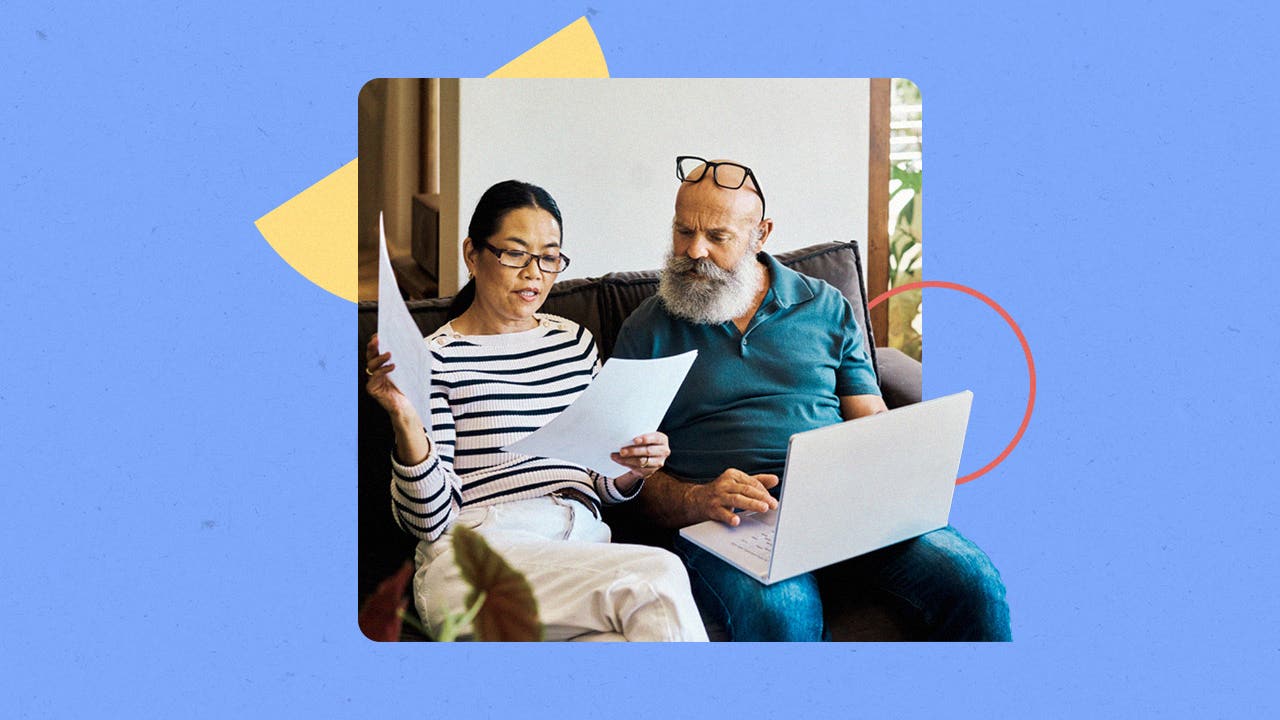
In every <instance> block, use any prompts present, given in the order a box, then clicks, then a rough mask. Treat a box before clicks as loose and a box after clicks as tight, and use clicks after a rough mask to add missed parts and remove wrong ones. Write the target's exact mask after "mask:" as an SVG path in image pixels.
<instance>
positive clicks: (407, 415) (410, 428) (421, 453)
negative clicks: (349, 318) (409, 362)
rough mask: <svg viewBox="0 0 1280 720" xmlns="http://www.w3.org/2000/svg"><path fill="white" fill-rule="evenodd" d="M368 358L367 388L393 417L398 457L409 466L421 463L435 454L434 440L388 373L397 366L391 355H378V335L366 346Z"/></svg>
mask: <svg viewBox="0 0 1280 720" xmlns="http://www.w3.org/2000/svg"><path fill="white" fill-rule="evenodd" d="M364 357H365V366H364V367H365V369H364V372H365V374H366V375H368V376H369V382H367V383H365V384H364V389H365V392H367V393H369V396H370V397H372V398H373V399H374V400H377V401H378V404H379V405H381V406H382V409H383V410H386V411H387V414H388V415H390V416H391V429H392V430H394V431H395V434H396V455H397V456H398V457H399V459H400V462H402V463H404V464H406V465H417V464H419V463H421V462H422V461H423V460H426V459H427V455H428V454H430V452H431V441H430V440H429V439H428V438H427V433H426V432H425V428H424V427H423V424H422V419H421V418H419V417H418V411H417V410H416V409H414V407H413V403H411V402H409V398H407V397H405V395H404V393H402V392H400V388H398V387H396V384H395V383H393V382H391V377H390V376H389V375H388V373H390V372H391V371H392V370H394V369H395V367H396V366H395V365H394V364H392V363H391V353H389V352H385V353H382V354H381V355H379V354H378V334H377V333H374V334H373V337H372V338H370V339H369V344H368V345H366V346H365V349H364Z"/></svg>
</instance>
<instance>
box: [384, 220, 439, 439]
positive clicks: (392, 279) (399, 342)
mask: <svg viewBox="0 0 1280 720" xmlns="http://www.w3.org/2000/svg"><path fill="white" fill-rule="evenodd" d="M378 232H379V234H380V236H381V238H380V241H379V243H378V353H379V354H381V353H384V352H388V351H390V352H391V364H393V365H395V366H396V367H395V369H394V370H392V371H391V375H390V377H391V382H393V383H395V384H396V388H398V389H399V390H400V392H401V393H403V394H404V396H405V397H406V398H408V399H409V402H410V403H411V404H412V405H413V409H414V410H417V411H418V417H419V418H421V419H422V422H423V423H426V424H428V425H430V424H431V402H430V399H431V395H430V393H431V353H430V352H429V351H428V349H427V344H426V343H425V342H424V341H423V339H422V331H420V330H418V324H417V323H415V322H414V321H413V316H412V315H410V314H409V308H408V307H406V306H405V304H404V299H403V298H401V297H400V288H399V286H397V285H396V276H395V272H394V271H392V269H391V256H390V255H388V252H387V232H386V230H385V228H384V227H383V225H382V215H381V214H379V215H378Z"/></svg>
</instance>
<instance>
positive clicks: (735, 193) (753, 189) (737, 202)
mask: <svg viewBox="0 0 1280 720" xmlns="http://www.w3.org/2000/svg"><path fill="white" fill-rule="evenodd" d="M708 165H709V166H710V167H708ZM726 185H728V186H729V187H724V186H726ZM734 185H740V187H738V188H737V189H731V188H732V187H733V186H734ZM689 196H693V197H696V200H695V202H698V203H702V204H711V205H716V206H719V207H722V208H723V209H724V210H725V211H726V212H729V213H732V214H733V215H743V214H746V215H749V216H750V218H749V219H751V220H754V221H758V220H763V219H764V195H763V194H762V193H761V192H760V187H759V186H758V185H757V184H756V179H755V176H754V174H753V173H751V172H750V171H749V170H748V169H747V168H746V166H745V165H742V164H741V163H738V162H736V161H734V160H728V159H725V158H718V159H716V160H710V161H708V162H701V163H697V164H696V165H693V167H692V168H691V169H689V170H686V171H685V174H684V182H681V183H680V188H679V189H678V190H677V191H676V207H677V208H679V206H680V201H681V198H682V197H689ZM744 219H745V218H744Z"/></svg>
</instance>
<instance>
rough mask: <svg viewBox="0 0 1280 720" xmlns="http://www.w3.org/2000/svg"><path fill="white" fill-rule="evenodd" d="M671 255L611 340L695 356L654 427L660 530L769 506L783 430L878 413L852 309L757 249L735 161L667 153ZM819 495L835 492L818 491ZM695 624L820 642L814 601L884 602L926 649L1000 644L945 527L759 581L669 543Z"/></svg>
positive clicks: (757, 220) (992, 580) (756, 203)
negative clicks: (661, 459)
mask: <svg viewBox="0 0 1280 720" xmlns="http://www.w3.org/2000/svg"><path fill="white" fill-rule="evenodd" d="M676 176H677V177H678V178H679V179H680V181H681V183H680V188H679V190H678V191H677V193H676V207H675V210H676V212H675V219H674V220H673V221H672V242H671V250H670V253H669V255H668V258H667V263H666V267H665V268H664V269H663V272H662V277H661V280H660V283H659V287H658V294H657V295H655V296H654V297H651V298H649V299H648V300H646V301H645V302H644V303H642V304H641V305H640V306H639V307H638V308H636V310H635V312H633V313H632V314H631V316H630V317H629V318H627V320H626V322H625V323H624V324H623V326H622V329H621V331H620V334H619V337H618V342H617V345H616V346H615V348H614V353H613V354H614V357H622V358H655V357H666V356H670V355H676V354H679V353H683V352H686V351H688V350H697V351H698V358H697V361H696V362H695V363H694V365H693V368H692V369H691V370H690V372H689V376H688V378H687V379H686V380H685V383H684V385H683V386H682V387H681V390H680V392H679V394H678V395H677V397H676V399H675V401H674V402H673V403H672V405H671V408H670V410H669V411H668V412H667V415H666V417H665V418H664V420H663V422H662V425H661V426H660V428H659V429H660V430H662V432H664V433H666V434H667V436H668V437H669V438H670V443H671V455H670V457H669V458H668V459H667V462H666V465H665V467H664V469H663V470H661V471H659V472H657V473H656V474H654V475H651V476H650V477H649V479H648V480H646V482H645V487H644V489H643V490H642V491H641V496H640V499H641V505H642V507H643V508H644V511H645V513H646V515H647V516H648V517H649V518H650V519H651V520H652V521H653V522H655V523H657V524H658V525H660V526H662V527H664V528H669V529H674V528H680V527H685V526H687V525H692V524H694V523H699V522H702V521H704V520H709V519H711V520H718V521H720V522H724V523H728V524H730V525H737V524H738V517H737V515H736V514H735V511H736V510H754V511H760V512H763V511H767V510H770V509H772V508H774V507H776V506H777V500H776V499H775V496H776V493H777V489H778V488H777V486H778V482H779V476H780V475H781V474H782V471H783V469H784V467H785V464H786V455H787V441H788V439H789V438H790V436H791V435H792V434H794V433H797V432H803V431H806V430H812V429H815V428H818V427H823V426H826V425H831V424H834V423H838V422H842V421H844V420H850V419H853V418H856V417H862V416H864V415H869V414H872V413H878V412H885V411H886V407H885V404H884V401H883V400H882V399H881V397H880V389H879V386H878V384H877V382H876V375H875V370H874V368H873V366H872V364H871V360H870V356H869V353H868V350H867V346H866V341H865V339H864V337H863V335H862V331H861V330H860V329H859V327H858V324H857V322H856V321H855V320H854V314H853V308H852V307H851V306H850V305H849V302H848V301H847V300H846V299H845V298H844V296H843V295H841V294H840V293H839V291H837V290H836V289H835V288H833V287H831V286H830V285H828V284H827V283H825V282H823V281H821V280H815V279H813V278H809V277H806V276H804V275H801V274H799V273H797V272H795V271H793V270H790V269H788V268H786V267H783V266H782V265H781V264H779V263H778V262H777V261H776V260H775V259H774V258H773V257H772V256H771V255H769V254H768V253H766V252H764V251H763V247H764V244H765V243H766V242H767V241H768V239H769V236H770V234H771V233H772V232H773V220H771V219H770V218H768V217H766V216H765V202H764V193H763V192H762V191H761V190H760V184H759V182H758V180H757V179H756V177H755V173H754V172H752V170H751V169H750V168H748V167H747V166H745V165H742V164H741V163H737V162H732V161H728V160H714V161H709V160H704V159H702V158H698V157H691V156H681V157H679V158H677V159H676ZM833 491H834V489H833ZM671 541H672V544H673V548H674V549H675V551H676V553H677V554H678V555H680V557H681V559H683V560H684V562H685V565H686V566H687V567H688V569H689V575H690V579H691V582H692V585H693V591H694V598H695V600H697V602H698V606H699V609H700V610H701V611H702V614H703V617H704V619H705V620H706V621H707V624H708V628H709V629H710V628H720V629H722V630H723V632H724V633H725V634H726V635H727V636H728V637H729V639H731V640H747V641H762V640H820V639H823V638H825V637H829V634H827V633H826V632H825V628H824V625H823V616H822V599H821V592H820V589H819V577H817V575H821V576H822V578H821V580H822V586H823V587H824V588H825V590H826V591H827V592H848V591H850V590H852V589H854V588H858V589H863V590H873V591H877V592H882V593H884V594H885V599H886V600H887V601H889V602H893V603H897V604H898V605H900V611H901V612H902V613H906V614H907V615H908V616H913V619H915V620H916V621H918V622H917V625H918V626H919V627H922V628H925V637H923V638H921V639H928V640H1008V639H1009V636H1010V630H1009V609H1008V605H1007V604H1006V602H1005V597H1004V596H1005V591H1004V585H1003V584H1002V582H1001V580H1000V575H999V573H998V572H997V571H996V569H995V567H994V566H993V565H992V564H991V561H990V560H989V559H988V558H987V556H986V554H985V553H983V552H982V550H980V549H979V548H978V547H977V546H975V545H974V544H973V543H971V542H969V541H968V540H966V539H965V538H964V537H962V536H961V535H960V534H959V533H958V532H956V531H955V530H954V529H953V528H951V527H946V528H943V529H941V530H936V531H934V532H931V533H928V534H926V535H923V536H921V537H918V538H915V539H913V540H907V541H905V542H902V543H898V544H896V545H892V546H889V547H887V548H883V549H881V550H877V551H874V552H871V553H868V554H866V555H863V556H861V557H857V558H854V559H852V560H848V561H845V562H843V563H839V564H837V565H834V566H832V567H830V568H826V569H824V570H821V571H818V573H816V574H815V573H806V574H804V575H800V576H798V577H795V578H792V579H790V580H786V581H783V582H780V583H776V584H773V585H763V584H761V583H760V582H758V581H756V580H755V579H754V578H752V577H749V576H748V575H746V574H745V573H742V572H740V571H739V570H737V569H736V568H734V567H733V566H731V565H729V564H728V563H726V562H724V561H723V560H721V559H719V558H718V557H716V556H714V555H712V554H711V553H709V552H707V551H705V550H703V549H702V548H699V547H698V546H696V545H694V544H693V543H690V542H688V541H686V540H684V539H683V538H681V537H679V536H678V534H675V533H672V535H671Z"/></svg>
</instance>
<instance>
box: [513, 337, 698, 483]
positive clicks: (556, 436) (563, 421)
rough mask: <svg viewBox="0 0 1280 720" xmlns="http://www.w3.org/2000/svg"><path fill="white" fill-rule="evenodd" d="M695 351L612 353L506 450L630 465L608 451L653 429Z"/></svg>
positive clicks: (614, 468)
mask: <svg viewBox="0 0 1280 720" xmlns="http://www.w3.org/2000/svg"><path fill="white" fill-rule="evenodd" d="M697 356H698V351H696V350H692V351H690V352H687V353H684V354H683V355H673V356H672V357H667V358H658V359H656V360H623V359H620V358H613V359H612V360H609V361H608V362H606V363H605V364H604V367H603V368H601V369H600V372H599V373H598V374H597V375H596V379H595V381H594V382H592V383H591V386H590V387H588V388H587V389H586V390H585V391H584V392H583V393H582V395H579V396H578V399H577V400H576V401H575V402H574V403H573V404H572V405H570V406H569V407H568V408H567V409H566V410H565V411H564V412H562V413H560V415H558V416H556V417H555V418H554V419H552V420H551V422H549V423H547V424H546V425H544V426H543V427H542V428H541V429H540V430H536V431H534V432H533V433H531V434H529V435H527V436H525V437H524V438H523V439H521V440H518V441H516V442H514V443H512V444H510V445H508V446H506V447H505V448H503V450H504V451H506V452H513V453H520V454H522V455H536V456H538V457H546V458H556V459H557V460H566V461H568V462H571V463H574V464H575V465H582V466H583V467H587V468H591V469H592V470H595V471H596V472H598V473H600V474H602V475H608V476H610V477H616V476H618V475H621V474H622V473H624V472H626V471H627V470H628V469H629V468H627V467H624V466H622V465H619V464H617V463H615V462H614V461H613V460H611V459H610V458H609V454H610V453H615V452H618V449H619V448H621V447H624V446H626V445H630V444H631V441H632V440H633V439H634V438H636V437H637V436H639V435H643V434H645V433H648V432H653V431H654V430H657V429H658V423H659V422H661V421H662V416H663V415H666V414H667V408H668V407H670V406H671V401H672V400H674V399H675V396H676V391H677V390H679V389H680V384H681V383H683V382H684V378H685V376H686V375H688V374H689V368H691V367H693V361H694V359H695V358H697Z"/></svg>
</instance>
